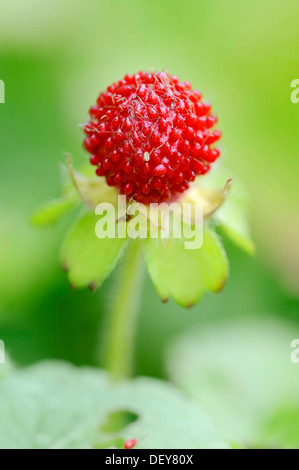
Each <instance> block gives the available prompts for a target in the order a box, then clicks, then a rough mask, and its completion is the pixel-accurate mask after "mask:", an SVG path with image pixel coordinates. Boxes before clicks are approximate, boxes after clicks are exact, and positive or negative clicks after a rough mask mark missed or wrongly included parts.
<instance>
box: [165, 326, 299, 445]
mask: <svg viewBox="0 0 299 470" xmlns="http://www.w3.org/2000/svg"><path fill="white" fill-rule="evenodd" d="M296 337H298V328H297V327H296V325H292V324H289V323H288V322H284V321H281V320H278V319H277V320H276V319H271V318H267V319H265V320H259V319H243V320H234V322H232V321H230V322H221V323H219V324H218V325H215V324H213V325H202V324H201V325H199V326H198V328H194V327H193V328H192V331H189V332H187V333H186V334H184V335H183V336H182V337H181V338H180V339H179V340H178V341H176V342H175V343H174V344H173V345H172V346H171V347H170V349H169V351H168V360H167V363H168V367H167V368H168V371H169V375H170V377H171V379H172V381H173V382H174V383H175V384H176V385H178V386H179V387H180V388H181V389H183V390H184V391H185V392H187V393H188V394H189V395H190V396H191V397H192V398H193V399H195V400H196V401H197V402H198V403H200V405H201V406H202V407H204V409H205V411H206V412H207V413H208V414H209V416H211V417H213V420H214V424H215V425H216V426H217V428H218V429H219V430H221V431H222V432H224V431H225V432H226V433H228V434H230V435H231V438H232V439H234V438H235V437H237V441H238V442H240V441H241V442H242V441H243V442H244V443H247V445H249V446H251V447H252V446H258V445H259V444H260V443H262V444H263V445H264V446H266V447H275V446H276V447H284V446H288V445H289V443H290V442H291V441H292V442H294V441H295V440H296V441H297V447H298V446H299V433H298V432H297V433H294V434H293V436H292V439H291V436H290V433H287V432H286V431H287V430H286V423H288V425H289V427H290V426H292V427H293V428H295V427H296V426H297V429H298V423H299V421H298V417H299V394H298V390H299V375H298V367H299V365H298V364H293V363H292V362H291V359H290V355H291V353H292V351H294V349H292V348H291V347H290V344H291V341H292V340H293V339H294V338H296ZM291 409H292V410H293V411H292V412H293V419H294V420H295V421H296V425H295V423H291V420H288V418H287V416H290V410H291ZM287 410H289V411H288V412H287ZM295 410H297V411H295Z"/></svg>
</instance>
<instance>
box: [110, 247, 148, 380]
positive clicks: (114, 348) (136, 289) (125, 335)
mask: <svg viewBox="0 0 299 470" xmlns="http://www.w3.org/2000/svg"><path fill="white" fill-rule="evenodd" d="M142 250H143V240H140V239H136V240H130V241H129V242H128V247H127V250H126V252H125V256H124V258H123V260H122V264H121V266H120V267H119V272H118V277H117V279H116V283H115V286H114V290H113V296H112V300H111V303H110V308H109V309H108V312H107V313H108V317H107V328H106V333H105V337H104V341H103V346H104V366H105V368H106V369H107V370H108V372H110V374H111V378H112V380H121V379H125V378H127V377H130V376H131V375H132V372H133V363H134V342H135V341H134V339H135V330H136V319H137V313H138V310H139V304H140V297H141V287H142V281H143V271H144V269H143V268H144V266H143V257H142Z"/></svg>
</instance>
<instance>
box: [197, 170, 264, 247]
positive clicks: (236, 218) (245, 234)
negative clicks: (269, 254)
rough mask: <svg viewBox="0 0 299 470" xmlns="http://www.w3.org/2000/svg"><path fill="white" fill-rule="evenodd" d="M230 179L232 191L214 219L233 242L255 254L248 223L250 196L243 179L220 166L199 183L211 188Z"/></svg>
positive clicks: (220, 185)
mask: <svg viewBox="0 0 299 470" xmlns="http://www.w3.org/2000/svg"><path fill="white" fill-rule="evenodd" d="M228 179H232V182H231V185H230V186H231V188H230V191H229V192H228V193H227V197H226V199H225V200H224V202H223V204H222V205H221V207H220V208H219V209H218V210H217V211H216V212H215V214H214V215H213V219H214V220H215V221H216V222H217V223H218V224H219V226H220V228H221V229H222V230H223V232H224V233H225V234H226V235H227V237H228V238H230V239H231V241H232V242H233V243H235V244H236V245H237V246H239V248H241V249H243V250H244V251H245V252H246V253H248V254H249V255H253V254H254V252H255V247H254V243H253V241H252V238H251V236H250V230H249V223H248V213H249V197H248V194H247V191H246V189H245V187H244V185H243V184H242V183H241V181H240V180H239V179H238V178H234V177H233V176H232V174H231V173H230V172H229V171H228V170H225V169H223V168H221V167H220V168H219V167H218V168H215V169H213V171H211V172H210V173H209V174H207V175H206V176H204V177H202V178H200V179H199V181H198V184H199V185H200V187H201V188H209V189H211V188H213V187H222V186H223V184H224V183H225V182H226V181H227V180H228Z"/></svg>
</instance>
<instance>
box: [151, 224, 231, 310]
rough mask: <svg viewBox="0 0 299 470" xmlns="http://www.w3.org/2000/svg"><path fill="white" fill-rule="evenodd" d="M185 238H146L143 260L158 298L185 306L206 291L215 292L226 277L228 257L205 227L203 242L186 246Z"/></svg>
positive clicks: (222, 285) (195, 301) (218, 241)
mask: <svg viewBox="0 0 299 470" xmlns="http://www.w3.org/2000/svg"><path fill="white" fill-rule="evenodd" d="M185 242H186V239H185V238H168V239H162V238H157V239H153V238H148V239H147V240H146V263H147V268H148V271H149V274H150V276H151V279H152V281H153V283H154V286H155V288H156V290H157V291H158V294H159V295H160V297H161V299H162V300H164V301H166V300H167V299H169V298H173V299H174V300H175V301H176V302H177V303H178V304H180V305H182V306H184V307H191V306H192V305H194V304H195V303H197V302H198V301H199V300H200V299H201V298H202V296H203V294H204V293H205V291H210V292H218V291H220V290H221V289H222V288H223V287H224V285H225V282H226V279H227V276H228V271H229V267H228V259H227V256H226V253H225V250H224V248H223V246H222V244H221V241H220V239H219V237H218V235H217V234H216V233H215V232H214V231H213V230H212V229H210V228H209V227H208V226H206V225H205V226H204V230H203V244H202V246H201V247H200V248H196V249H187V248H186V247H185Z"/></svg>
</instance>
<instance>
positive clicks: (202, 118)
mask: <svg viewBox="0 0 299 470" xmlns="http://www.w3.org/2000/svg"><path fill="white" fill-rule="evenodd" d="M89 114H90V121H89V122H88V123H87V124H86V125H85V127H84V130H85V133H86V138H85V140H84V146H85V149H86V150H87V151H88V152H90V153H91V157H90V163H91V164H92V165H95V166H96V174H97V175H98V176H105V178H106V181H107V184H108V185H110V186H116V187H117V188H118V189H119V192H120V193H121V194H125V195H127V196H128V197H129V198H131V199H134V200H135V201H138V202H143V203H144V204H149V203H151V202H162V201H165V200H167V199H169V198H171V197H174V196H176V195H179V194H180V193H182V192H184V191H185V190H186V189H188V187H189V183H190V182H192V181H194V179H195V178H196V176H198V175H203V174H205V173H207V172H208V171H209V169H210V165H211V163H212V162H214V161H215V160H216V159H217V158H218V157H219V155H220V152H219V150H218V149H217V148H215V147H214V145H213V144H214V143H215V142H216V141H218V140H219V138H220V137H221V132H220V131H219V130H217V129H215V124H216V123H217V118H216V117H215V116H214V115H212V114H211V106H210V104H208V103H205V102H203V101H202V95H201V93H200V92H199V91H198V90H192V88H191V85H190V83H189V82H180V81H179V79H178V78H177V77H176V76H174V75H169V74H168V73H166V72H162V73H157V72H154V73H146V72H139V73H136V74H135V75H126V76H125V77H124V78H123V80H120V81H119V82H117V83H114V84H113V85H111V86H109V87H108V88H107V90H106V91H105V92H103V93H101V94H100V96H99V97H98V99H97V103H96V105H95V106H93V107H92V108H91V109H90V111H89Z"/></svg>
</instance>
